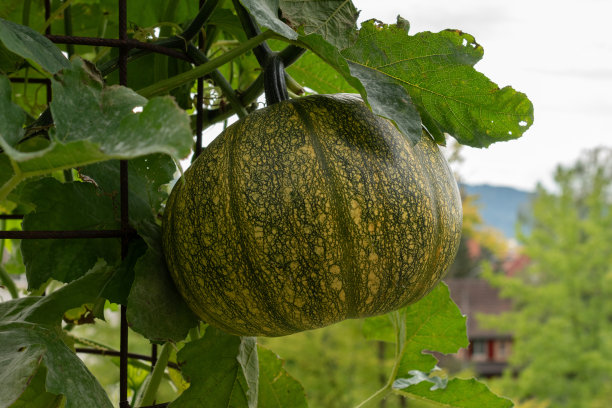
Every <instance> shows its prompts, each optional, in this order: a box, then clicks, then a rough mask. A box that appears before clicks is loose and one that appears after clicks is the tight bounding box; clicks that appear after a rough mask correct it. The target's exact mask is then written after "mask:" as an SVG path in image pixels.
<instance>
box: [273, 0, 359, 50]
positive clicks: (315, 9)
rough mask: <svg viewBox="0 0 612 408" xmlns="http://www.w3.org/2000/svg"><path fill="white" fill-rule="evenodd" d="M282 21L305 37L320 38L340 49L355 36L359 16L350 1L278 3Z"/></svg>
mask: <svg viewBox="0 0 612 408" xmlns="http://www.w3.org/2000/svg"><path fill="white" fill-rule="evenodd" d="M279 3H280V9H281V11H282V16H283V18H284V19H286V20H288V21H289V25H291V26H292V27H293V28H294V29H296V28H297V27H301V28H302V29H303V31H304V34H306V35H309V34H320V35H321V36H322V37H323V38H324V39H325V40H326V41H328V42H329V43H331V44H333V45H335V46H336V47H338V48H339V49H342V48H345V47H347V46H349V45H350V43H351V41H352V40H353V38H354V35H353V34H355V32H356V28H357V26H356V21H357V16H358V15H359V12H358V11H357V9H356V8H355V6H354V5H353V2H352V1H350V0H331V1H320V0H303V1H289V0H280V1H279Z"/></svg>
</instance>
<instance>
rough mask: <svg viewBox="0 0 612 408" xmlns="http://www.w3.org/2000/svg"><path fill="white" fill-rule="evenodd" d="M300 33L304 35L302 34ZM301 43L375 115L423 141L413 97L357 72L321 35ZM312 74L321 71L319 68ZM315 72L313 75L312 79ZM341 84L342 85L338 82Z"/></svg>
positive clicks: (391, 84)
mask: <svg viewBox="0 0 612 408" xmlns="http://www.w3.org/2000/svg"><path fill="white" fill-rule="evenodd" d="M301 32H302V33H303V30H302V31H301ZM299 41H300V43H301V44H302V45H303V46H304V47H306V48H308V49H309V50H311V51H312V52H313V53H315V54H316V55H317V56H318V57H319V58H320V59H322V60H323V61H325V63H327V64H328V66H330V67H332V68H333V69H334V70H335V71H336V72H337V73H338V74H340V76H341V77H342V78H344V81H345V82H346V84H348V85H349V86H350V87H352V88H353V89H354V90H356V91H357V92H359V93H360V94H361V96H362V97H363V98H364V100H365V101H366V103H368V104H369V105H370V107H371V109H372V111H373V112H374V113H376V114H377V115H380V116H384V117H386V118H389V119H391V120H393V121H394V122H395V124H396V126H397V127H398V128H399V129H400V131H402V132H403V133H404V134H405V135H406V136H407V137H408V138H410V139H411V140H420V138H421V120H420V117H419V112H418V111H417V109H416V107H415V106H414V104H413V103H412V102H411V99H410V95H408V93H407V92H406V91H405V90H404V89H403V88H402V87H401V86H400V85H398V84H396V83H394V82H393V81H392V80H390V79H389V78H386V77H384V76H382V75H377V74H376V73H374V72H365V73H364V72H361V71H359V70H355V69H354V67H352V66H349V63H348V62H347V60H346V59H345V58H344V57H343V55H342V54H341V52H340V50H339V49H338V48H337V47H335V46H334V45H332V44H330V43H329V42H327V41H326V40H325V39H324V38H323V37H322V36H321V35H319V34H310V35H301V36H300V38H299ZM313 71H314V72H316V71H318V68H317V69H314V70H313ZM313 71H310V72H311V75H312V72H313ZM322 71H323V72H326V71H328V69H326V68H323V69H322ZM326 76H329V74H327V75H326ZM315 78H316V74H315ZM338 82H340V81H339V80H336V81H335V83H338ZM326 88H327V87H326Z"/></svg>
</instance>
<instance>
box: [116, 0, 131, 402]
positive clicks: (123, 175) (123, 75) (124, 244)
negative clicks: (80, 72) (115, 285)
mask: <svg viewBox="0 0 612 408" xmlns="http://www.w3.org/2000/svg"><path fill="white" fill-rule="evenodd" d="M118 2H119V5H118V6H119V39H120V40H122V41H126V40H127V38H128V37H127V2H126V0H118ZM128 51H129V48H128V47H126V46H122V47H121V48H119V85H123V86H127V62H128ZM127 163H128V162H127V161H126V160H121V161H120V162H119V178H120V183H121V187H120V191H121V231H122V232H123V236H122V238H121V258H122V259H124V258H125V257H126V256H127V249H128V224H129V218H128V165H127ZM119 344H120V346H119V407H120V408H129V407H130V402H129V401H128V322H127V309H126V307H125V306H124V305H121V327H120V343H119Z"/></svg>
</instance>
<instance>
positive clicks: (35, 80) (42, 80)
mask: <svg viewBox="0 0 612 408" xmlns="http://www.w3.org/2000/svg"><path fill="white" fill-rule="evenodd" d="M9 81H11V82H16V83H20V84H23V83H24V82H29V83H32V84H48V83H50V82H51V80H49V79H47V78H27V79H26V78H9Z"/></svg>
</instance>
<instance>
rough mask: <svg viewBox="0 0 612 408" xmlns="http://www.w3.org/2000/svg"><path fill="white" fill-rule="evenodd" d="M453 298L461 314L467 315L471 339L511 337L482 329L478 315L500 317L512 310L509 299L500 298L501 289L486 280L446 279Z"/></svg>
mask: <svg viewBox="0 0 612 408" xmlns="http://www.w3.org/2000/svg"><path fill="white" fill-rule="evenodd" d="M445 282H446V284H447V285H448V287H449V289H450V294H451V298H452V299H453V300H454V301H455V303H456V304H457V306H459V309H460V310H461V312H462V313H463V314H465V315H467V331H468V337H469V338H470V339H476V338H478V339H483V338H499V337H509V334H505V333H500V332H498V331H496V330H493V329H489V328H483V327H480V325H479V324H478V314H492V315H498V314H501V313H503V312H505V311H508V310H510V308H511V306H512V303H511V302H510V300H509V299H502V298H500V297H499V289H497V288H494V287H493V286H491V284H489V282H487V281H486V280H484V279H478V278H463V279H458V278H456V279H450V278H449V279H446V280H445Z"/></svg>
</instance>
